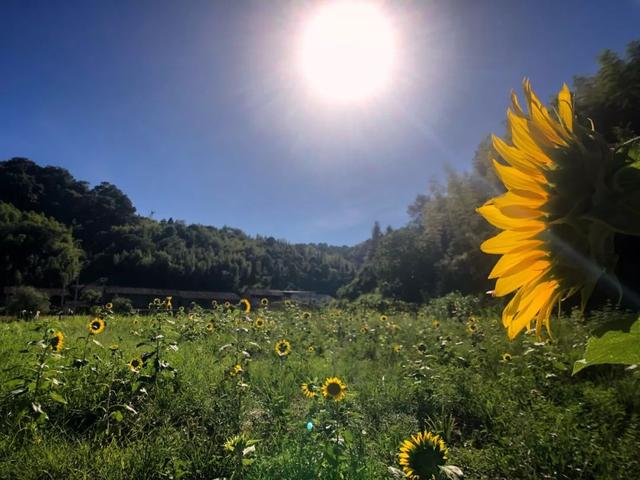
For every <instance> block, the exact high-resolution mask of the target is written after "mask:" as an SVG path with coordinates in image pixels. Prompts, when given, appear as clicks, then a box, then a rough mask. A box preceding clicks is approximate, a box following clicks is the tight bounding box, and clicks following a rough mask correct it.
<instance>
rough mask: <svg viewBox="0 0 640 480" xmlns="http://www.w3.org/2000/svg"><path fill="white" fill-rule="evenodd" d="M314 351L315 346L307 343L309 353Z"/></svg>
mask: <svg viewBox="0 0 640 480" xmlns="http://www.w3.org/2000/svg"><path fill="white" fill-rule="evenodd" d="M315 351H316V347H314V346H313V345H309V348H307V352H309V353H314V352H315Z"/></svg>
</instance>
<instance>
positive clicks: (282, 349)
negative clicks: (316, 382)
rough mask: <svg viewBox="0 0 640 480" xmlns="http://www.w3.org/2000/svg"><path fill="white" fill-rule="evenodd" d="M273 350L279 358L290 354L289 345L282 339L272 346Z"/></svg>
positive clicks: (287, 341)
mask: <svg viewBox="0 0 640 480" xmlns="http://www.w3.org/2000/svg"><path fill="white" fill-rule="evenodd" d="M274 350H275V352H276V355H278V356H279V357H286V356H287V355H289V354H290V353H291V343H290V342H289V340H286V339H284V338H283V339H282V340H278V341H277V342H276V344H275V346H274Z"/></svg>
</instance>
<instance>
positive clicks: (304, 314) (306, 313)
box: [302, 312, 311, 320]
mask: <svg viewBox="0 0 640 480" xmlns="http://www.w3.org/2000/svg"><path fill="white" fill-rule="evenodd" d="M310 318H311V312H302V319H303V320H308V319H310Z"/></svg>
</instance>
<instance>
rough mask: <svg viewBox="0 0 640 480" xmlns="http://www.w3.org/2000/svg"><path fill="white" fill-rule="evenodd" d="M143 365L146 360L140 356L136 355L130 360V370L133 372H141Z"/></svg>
mask: <svg viewBox="0 0 640 480" xmlns="http://www.w3.org/2000/svg"><path fill="white" fill-rule="evenodd" d="M142 367H144V362H143V361H142V359H141V358H140V357H134V358H132V359H131V361H130V362H129V370H131V371H132V372H139V371H140V369H141V368H142Z"/></svg>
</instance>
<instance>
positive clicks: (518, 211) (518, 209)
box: [494, 203, 543, 219]
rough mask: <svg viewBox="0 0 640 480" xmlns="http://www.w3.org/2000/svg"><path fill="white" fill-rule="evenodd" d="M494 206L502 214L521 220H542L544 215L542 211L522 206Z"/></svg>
mask: <svg viewBox="0 0 640 480" xmlns="http://www.w3.org/2000/svg"><path fill="white" fill-rule="evenodd" d="M494 205H495V206H496V207H497V208H498V210H500V211H501V212H502V214H503V215H506V216H507V217H511V218H520V219H535V218H540V217H541V216H542V215H543V213H542V212H541V211H540V210H536V209H533V208H529V207H524V206H522V205H504V206H502V207H499V206H498V204H497V203H494Z"/></svg>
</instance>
